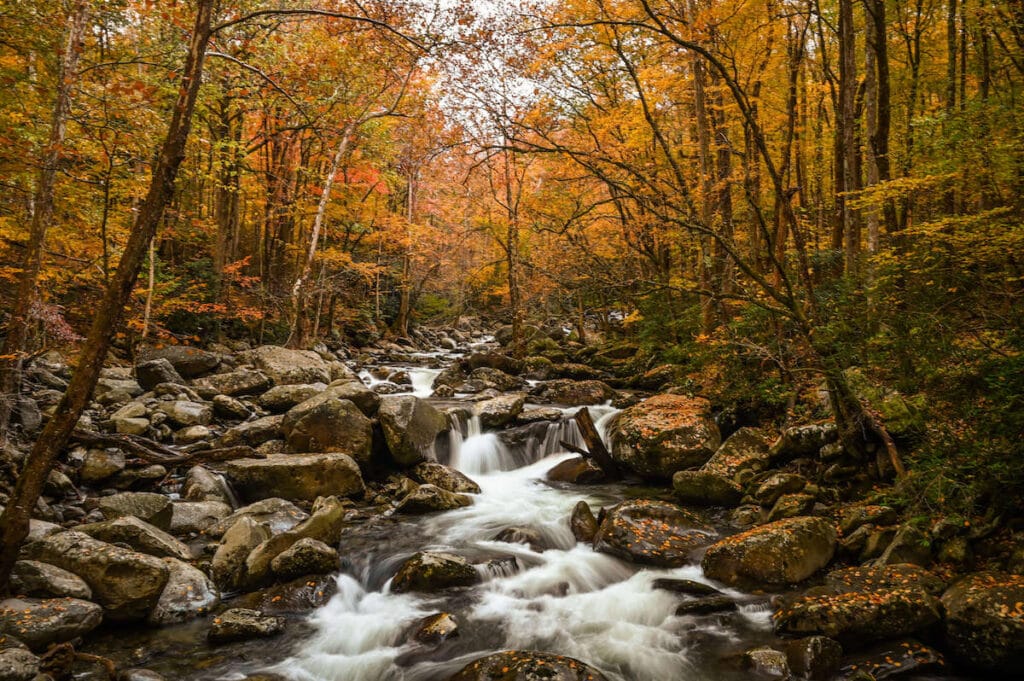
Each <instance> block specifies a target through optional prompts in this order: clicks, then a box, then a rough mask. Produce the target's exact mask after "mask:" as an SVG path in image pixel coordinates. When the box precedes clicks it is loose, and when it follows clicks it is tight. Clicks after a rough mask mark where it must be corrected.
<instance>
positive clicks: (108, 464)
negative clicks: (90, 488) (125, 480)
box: [78, 449, 125, 485]
mask: <svg viewBox="0 0 1024 681" xmlns="http://www.w3.org/2000/svg"><path fill="white" fill-rule="evenodd" d="M124 466H125V460H124V453H123V452H121V451H118V450H106V449H90V450H89V451H88V452H87V453H86V455H85V460H84V461H83V462H82V467H81V469H79V472H78V475H79V479H80V480H81V481H82V482H83V483H85V484H87V485H95V484H97V483H100V482H103V481H104V480H108V479H109V478H112V477H114V476H115V475H117V474H118V473H120V472H121V471H123V470H124Z"/></svg>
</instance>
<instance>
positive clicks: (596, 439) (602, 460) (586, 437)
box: [562, 407, 622, 478]
mask: <svg viewBox="0 0 1024 681" xmlns="http://www.w3.org/2000/svg"><path fill="white" fill-rule="evenodd" d="M573 420H574V421H575V422H576V425H577V427H578V428H579V431H580V436H581V437H582V438H583V442H584V443H586V445H587V450H586V451H584V450H582V449H580V448H579V447H573V446H572V445H569V446H567V447H566V448H567V449H569V451H571V452H575V453H576V454H581V455H582V456H585V457H587V458H588V459H593V461H594V463H596V464H597V465H598V467H599V468H600V469H601V470H602V471H604V473H605V475H607V476H608V477H610V478H621V477H622V473H621V472H620V471H619V467H618V465H617V464H616V463H615V460H614V459H612V455H611V454H610V453H609V452H608V448H607V447H605V446H604V442H602V441H601V435H600V434H599V433H598V432H597V426H595V425H594V419H593V418H591V416H590V410H589V409H587V408H586V407H583V408H582V409H580V410H579V411H577V412H576V415H575V416H573ZM562 445H563V446H566V445H567V443H565V442H562Z"/></svg>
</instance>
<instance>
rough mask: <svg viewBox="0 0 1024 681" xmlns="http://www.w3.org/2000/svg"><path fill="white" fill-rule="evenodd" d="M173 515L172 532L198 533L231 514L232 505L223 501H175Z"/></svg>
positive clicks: (181, 533)
mask: <svg viewBox="0 0 1024 681" xmlns="http://www.w3.org/2000/svg"><path fill="white" fill-rule="evenodd" d="M172 506H173V511H174V512H173V514H172V515H171V532H173V533H174V534H180V535H184V534H193V533H195V534H198V533H201V532H206V531H207V530H208V529H210V528H211V527H213V526H214V525H216V524H217V523H219V522H220V521H221V520H223V519H224V518H227V517H228V516H229V515H231V506H230V505H229V504H226V503H224V502H223V501H175V502H174V503H173V504H172Z"/></svg>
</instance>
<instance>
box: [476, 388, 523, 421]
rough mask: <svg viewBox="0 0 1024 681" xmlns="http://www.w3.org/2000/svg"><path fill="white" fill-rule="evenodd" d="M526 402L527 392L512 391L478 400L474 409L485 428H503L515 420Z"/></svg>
mask: <svg viewBox="0 0 1024 681" xmlns="http://www.w3.org/2000/svg"><path fill="white" fill-rule="evenodd" d="M524 404H526V393H510V394H508V395H500V396H498V397H494V398H491V399H489V400H484V401H483V402H477V403H476V405H474V410H475V411H476V414H477V416H479V417H480V423H481V425H483V427H484V428H501V427H502V426H505V425H508V424H509V423H511V422H512V421H514V420H515V418H516V417H517V416H518V415H519V414H520V413H521V412H522V411H523V405H524Z"/></svg>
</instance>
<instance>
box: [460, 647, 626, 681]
mask: <svg viewBox="0 0 1024 681" xmlns="http://www.w3.org/2000/svg"><path fill="white" fill-rule="evenodd" d="M448 681H606V677H605V676H604V675H603V674H602V673H601V672H599V671H598V670H596V669H594V668H593V667H591V666H590V665H588V664H586V663H583V662H580V661H579V660H574V659H573V658H571V657H564V656H562V655H553V654H551V653H540V652H535V651H532V650H506V651H502V652H500V653H494V654H493V655H488V656H487V657H482V658H480V659H479V660H475V661H474V662H470V663H469V664H468V665H466V666H465V667H463V668H462V670H461V671H459V672H458V673H457V674H455V675H454V676H451V677H449V678H448Z"/></svg>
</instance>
